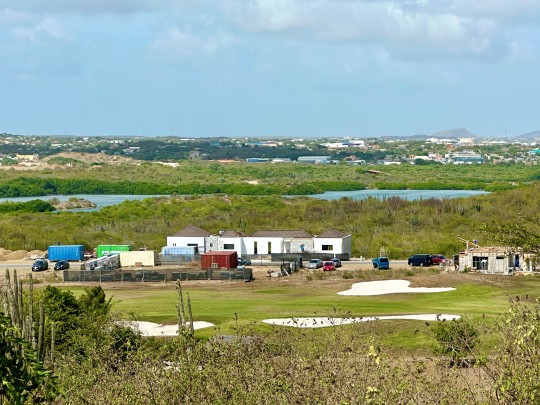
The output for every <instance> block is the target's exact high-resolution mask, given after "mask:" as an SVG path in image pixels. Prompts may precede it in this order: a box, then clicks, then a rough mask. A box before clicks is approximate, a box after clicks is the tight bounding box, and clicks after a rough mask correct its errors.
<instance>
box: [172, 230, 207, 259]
mask: <svg viewBox="0 0 540 405" xmlns="http://www.w3.org/2000/svg"><path fill="white" fill-rule="evenodd" d="M211 236H212V234H211V233H210V232H207V231H205V230H204V229H201V228H199V227H197V226H187V227H185V228H184V229H182V230H181V231H178V232H177V233H175V234H174V235H171V236H167V246H174V247H187V246H196V247H197V250H198V253H205V252H206V251H207V250H206V245H207V242H206V239H207V238H210V237H211ZM210 247H212V246H210ZM211 250H217V249H211Z"/></svg>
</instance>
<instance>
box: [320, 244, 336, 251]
mask: <svg viewBox="0 0 540 405" xmlns="http://www.w3.org/2000/svg"><path fill="white" fill-rule="evenodd" d="M322 250H326V251H330V250H334V245H322Z"/></svg>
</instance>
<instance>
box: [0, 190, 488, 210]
mask: <svg viewBox="0 0 540 405" xmlns="http://www.w3.org/2000/svg"><path fill="white" fill-rule="evenodd" d="M482 194H489V193H487V192H485V191H478V190H358V191H328V192H326V193H323V194H313V195H309V196H306V197H311V198H319V199H322V200H337V199H340V198H343V197H347V198H352V199H353V200H365V199H366V198H369V197H372V198H378V199H384V198H388V197H400V198H403V199H404V200H425V199H428V198H460V197H472V196H475V195H482ZM73 197H76V198H83V199H85V200H89V201H92V202H93V203H94V204H96V206H97V207H96V208H89V209H77V210H68V211H78V212H88V211H98V210H99V209H101V208H103V207H107V206H110V205H117V204H120V203H122V202H124V201H126V200H143V199H145V198H153V197H168V196H164V195H128V194H113V195H111V194H77V195H54V196H53V195H49V196H38V197H8V198H0V202H4V201H13V202H24V201H31V200H44V201H47V200H50V199H51V198H58V199H59V200H60V201H67V200H69V199H70V198H73ZM291 197H292V196H291Z"/></svg>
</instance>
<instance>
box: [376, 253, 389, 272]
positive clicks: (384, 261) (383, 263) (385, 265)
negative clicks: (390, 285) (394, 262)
mask: <svg viewBox="0 0 540 405" xmlns="http://www.w3.org/2000/svg"><path fill="white" fill-rule="evenodd" d="M372 262H373V267H374V268H375V269H380V270H387V269H389V268H390V260H388V257H385V256H381V257H376V258H375V259H373V260H372Z"/></svg>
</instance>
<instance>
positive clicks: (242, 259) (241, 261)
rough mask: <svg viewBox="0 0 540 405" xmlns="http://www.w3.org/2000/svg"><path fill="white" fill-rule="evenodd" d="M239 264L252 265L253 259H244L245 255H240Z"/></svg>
mask: <svg viewBox="0 0 540 405" xmlns="http://www.w3.org/2000/svg"><path fill="white" fill-rule="evenodd" d="M238 265H239V266H250V265H251V260H249V259H244V258H243V257H239V258H238Z"/></svg>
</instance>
